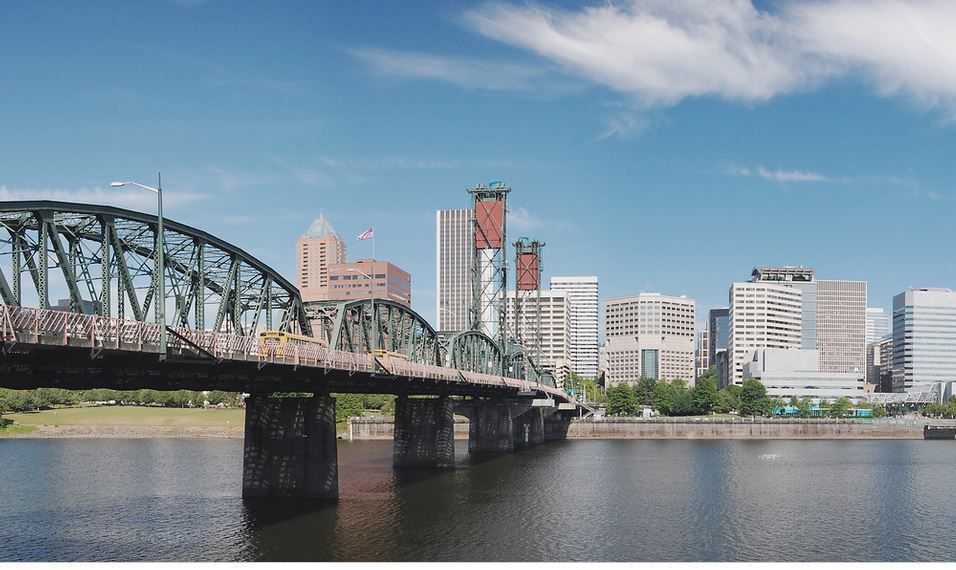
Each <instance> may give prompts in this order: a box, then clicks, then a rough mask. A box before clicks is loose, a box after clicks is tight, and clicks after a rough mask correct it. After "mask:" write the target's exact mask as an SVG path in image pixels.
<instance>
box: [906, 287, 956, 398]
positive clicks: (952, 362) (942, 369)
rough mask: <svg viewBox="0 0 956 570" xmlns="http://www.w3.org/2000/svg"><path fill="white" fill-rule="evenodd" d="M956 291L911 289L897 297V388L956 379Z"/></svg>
mask: <svg viewBox="0 0 956 570" xmlns="http://www.w3.org/2000/svg"><path fill="white" fill-rule="evenodd" d="M953 331H956V292H953V291H951V290H949V289H937V288H920V289H909V290H906V291H904V292H902V293H900V294H899V295H896V296H895V297H893V385H894V386H893V387H894V391H896V390H898V389H900V388H901V389H902V390H903V391H906V392H909V391H911V390H913V389H914V388H918V387H919V386H920V385H925V384H932V383H937V382H951V381H953V380H956V334H954V332H953Z"/></svg>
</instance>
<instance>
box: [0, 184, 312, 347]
mask: <svg viewBox="0 0 956 570" xmlns="http://www.w3.org/2000/svg"><path fill="white" fill-rule="evenodd" d="M163 226H164V230H163V236H164V240H163V241H164V248H165V249H164V256H165V269H166V270H165V275H163V276H162V278H163V279H164V280H165V289H166V299H165V303H166V314H167V324H168V325H169V326H181V327H189V328H194V329H211V330H217V331H228V332H233V333H235V334H239V335H251V334H256V333H257V332H258V330H261V329H279V330H290V331H297V332H302V333H304V334H311V329H310V327H309V322H308V320H306V318H305V309H304V307H303V305H302V301H301V299H300V297H299V292H298V289H296V288H295V286H293V285H292V284H291V283H289V282H288V281H286V280H285V279H284V278H283V277H282V276H281V275H279V274H278V273H276V272H275V271H274V270H272V269H271V268H269V267H268V266H266V265H265V264H263V263H262V262H261V261H259V260H257V259H256V258H254V257H252V256H251V255H249V254H248V253H246V252H245V251H243V250H241V249H239V248H237V247H234V246H232V245H230V244H228V243H226V242H224V241H222V240H220V239H218V238H216V237H214V236H212V235H210V234H208V233H206V232H203V231H200V230H197V229H195V228H192V227H189V226H186V225H184V224H180V223H177V222H174V221H171V220H168V219H165V218H164V219H163ZM157 244H158V239H157V219H156V216H155V215H149V214H144V213H141V212H134V211H132V210H125V209H122V208H113V207H109V206H96V205H88V204H73V203H67V202H50V201H23V202H0V296H2V300H3V303H5V304H8V305H21V306H22V305H25V304H26V305H31V304H34V303H35V304H36V306H38V307H40V308H44V309H45V308H49V307H50V295H51V293H57V294H59V295H62V296H63V297H64V298H69V305H70V306H69V309H70V310H71V311H73V312H86V313H95V314H98V315H101V316H105V317H110V316H116V317H120V318H133V319H135V320H137V321H147V320H155V319H156V318H157V316H156V315H157V311H156V307H157V305H158V304H159V303H160V302H163V300H160V299H158V298H157V296H158V288H159V279H158V277H159V276H158V275H156V263H155V260H156V257H157V256H156V247H157ZM7 271H9V272H10V273H9V275H10V279H11V282H8V281H7ZM24 274H25V275H27V277H28V282H32V283H33V286H34V287H33V290H32V291H30V290H29V289H28V288H26V287H24V286H23V275H24Z"/></svg>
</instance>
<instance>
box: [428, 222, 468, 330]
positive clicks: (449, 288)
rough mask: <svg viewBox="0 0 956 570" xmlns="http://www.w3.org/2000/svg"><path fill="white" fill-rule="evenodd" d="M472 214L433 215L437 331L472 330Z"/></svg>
mask: <svg viewBox="0 0 956 570" xmlns="http://www.w3.org/2000/svg"><path fill="white" fill-rule="evenodd" d="M473 256H474V213H473V212H472V210H438V211H437V212H435V291H436V296H435V297H436V303H435V305H436V307H435V318H436V320H437V321H438V326H437V328H438V330H440V331H463V330H469V329H470V328H471V315H470V314H469V311H470V310H471V297H472V294H473V293H472V284H471V265H472V261H473Z"/></svg>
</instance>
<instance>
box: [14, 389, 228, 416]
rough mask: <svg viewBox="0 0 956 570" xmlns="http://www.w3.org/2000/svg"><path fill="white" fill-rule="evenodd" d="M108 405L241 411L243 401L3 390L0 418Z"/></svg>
mask: <svg viewBox="0 0 956 570" xmlns="http://www.w3.org/2000/svg"><path fill="white" fill-rule="evenodd" d="M94 403H99V404H104V403H113V404H116V405H132V406H162V407H167V408H189V407H202V406H204V405H210V406H217V407H218V406H224V407H230V408H231V407H238V406H241V405H242V397H241V395H240V394H239V393H236V392H223V391H219V390H213V391H211V392H207V393H205V394H204V393H203V392H194V391H191V390H108V389H104V388H96V389H93V390H64V389H62V388H37V389H36V390H9V389H6V388H0V414H2V413H5V412H30V411H39V410H46V409H50V408H53V407H56V406H76V405H80V404H94Z"/></svg>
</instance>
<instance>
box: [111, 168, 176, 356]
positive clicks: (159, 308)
mask: <svg viewBox="0 0 956 570" xmlns="http://www.w3.org/2000/svg"><path fill="white" fill-rule="evenodd" d="M110 186H112V187H113V188H120V187H122V186H138V187H139V188H143V189H144V190H149V191H150V192H155V193H156V202H157V210H158V211H157V214H156V218H157V225H156V234H157V237H156V241H157V243H156V272H157V273H158V275H157V277H156V279H157V291H156V293H157V294H156V320H157V321H159V360H160V362H164V361H165V360H166V260H165V255H164V250H165V249H166V242H165V240H164V237H163V178H162V175H161V174H160V175H157V184H156V188H153V187H152V186H147V185H145V184H140V183H139V182H132V181H128V182H110Z"/></svg>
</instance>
